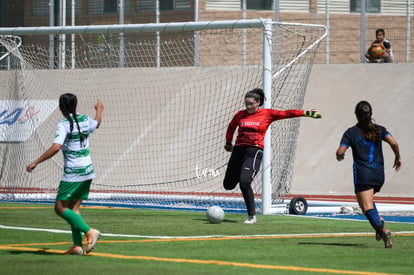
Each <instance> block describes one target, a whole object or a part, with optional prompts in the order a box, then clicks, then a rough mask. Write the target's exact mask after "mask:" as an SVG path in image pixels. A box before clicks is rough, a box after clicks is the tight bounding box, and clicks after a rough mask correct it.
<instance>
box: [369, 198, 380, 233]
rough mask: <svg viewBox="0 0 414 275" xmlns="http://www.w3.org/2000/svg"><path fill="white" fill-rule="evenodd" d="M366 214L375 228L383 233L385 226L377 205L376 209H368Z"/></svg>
mask: <svg viewBox="0 0 414 275" xmlns="http://www.w3.org/2000/svg"><path fill="white" fill-rule="evenodd" d="M374 207H375V204H374ZM365 216H366V217H367V219H368V221H369V223H370V224H371V226H372V227H373V228H374V229H375V231H376V232H377V233H378V234H382V229H383V228H384V225H383V224H382V222H381V220H380V216H379V214H378V211H377V209H376V207H375V208H374V209H370V210H368V211H367V212H366V213H365Z"/></svg>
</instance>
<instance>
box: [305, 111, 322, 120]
mask: <svg viewBox="0 0 414 275" xmlns="http://www.w3.org/2000/svg"><path fill="white" fill-rule="evenodd" d="M304 116H306V117H311V118H322V115H321V113H319V112H318V110H316V109H312V110H310V111H305V114H304Z"/></svg>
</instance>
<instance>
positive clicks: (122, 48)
mask: <svg viewBox="0 0 414 275" xmlns="http://www.w3.org/2000/svg"><path fill="white" fill-rule="evenodd" d="M266 26H267V27H266ZM0 35H1V36H0V66H1V70H0V76H1V79H2V81H1V82H0V93H1V98H0V108H1V110H0V113H1V115H0V169H1V170H0V200H12V201H36V202H51V201H54V199H55V196H56V189H57V186H58V184H59V181H60V179H61V176H62V170H63V158H62V156H61V153H59V154H57V155H55V156H54V157H53V158H52V159H49V160H48V161H46V162H43V163H41V164H40V165H38V167H37V168H36V169H35V170H34V171H33V172H32V173H28V172H26V166H27V165H28V164H29V163H30V162H32V161H33V160H35V159H36V158H38V157H39V156H40V155H41V154H42V153H43V152H44V151H45V150H47V149H48V148H49V146H50V145H51V144H52V142H53V138H54V133H55V127H56V124H57V122H58V121H59V120H60V119H61V118H62V115H61V113H60V111H59V107H58V98H59V96H60V95H61V94H63V93H68V92H70V93H74V94H76V95H77V96H78V107H77V110H78V112H80V113H86V114H88V115H90V116H92V117H94V114H95V110H94V104H95V103H96V101H97V99H100V100H102V101H103V103H104V105H105V111H104V113H103V121H102V124H101V127H100V128H99V129H98V130H97V131H96V132H95V133H94V134H92V136H91V156H92V160H93V163H94V166H95V172H96V175H97V177H96V179H95V180H94V181H93V185H92V187H91V193H90V196H89V200H88V201H85V202H87V203H94V204H98V205H99V204H103V205H115V206H134V207H151V208H180V209H205V208H206V207H208V206H210V205H220V206H222V207H223V208H225V209H227V210H234V211H239V210H240V211H244V202H243V199H242V195H241V192H240V190H239V188H238V187H236V189H235V190H232V191H226V190H224V188H223V186H222V181H223V177H224V173H225V169H226V167H227V162H228V159H229V157H230V153H228V152H226V151H225V150H224V149H223V147H224V144H225V133H226V129H227V126H228V123H229V122H230V120H231V119H232V118H233V116H234V114H235V113H236V111H238V110H240V109H244V95H245V93H246V92H247V91H249V90H251V89H253V88H255V87H264V86H266V85H265V83H264V79H265V81H266V77H264V74H265V73H266V72H267V73H268V74H269V73H270V76H271V77H270V86H269V87H271V89H265V91H267V92H268V93H269V92H271V105H270V106H271V108H275V109H301V108H302V107H303V101H304V96H305V91H306V84H307V80H308V77H309V74H310V71H311V67H312V64H313V60H314V58H315V54H316V52H317V49H318V46H319V42H320V41H321V40H322V39H323V38H324V36H325V35H326V29H325V28H324V27H323V26H318V25H306V24H291V23H271V22H270V21H269V20H240V21H215V22H196V23H169V24H146V25H138V24H137V25H114V26H77V27H64V28H63V27H62V28H48V27H40V28H18V29H12V28H0ZM10 35H13V36H10ZM266 64H270V67H268V66H267V65H266ZM299 122H300V119H297V118H296V119H289V120H282V121H277V122H274V123H273V125H272V127H271V130H270V131H271V146H270V148H267V150H270V152H271V162H270V163H267V164H263V167H262V171H263V172H266V171H267V172H270V174H271V182H270V184H271V189H270V192H271V194H269V195H270V197H271V203H280V202H282V201H283V200H284V198H285V196H286V195H288V194H289V192H290V188H291V178H292V168H293V162H294V156H295V148H296V142H297V137H298V131H299ZM252 187H253V189H254V192H255V197H256V207H257V210H258V211H261V209H262V203H263V202H262V197H263V194H262V192H263V190H262V189H263V187H262V177H261V176H260V175H258V176H257V177H256V178H255V180H254V182H253V184H252Z"/></svg>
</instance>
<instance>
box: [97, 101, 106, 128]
mask: <svg viewBox="0 0 414 275" xmlns="http://www.w3.org/2000/svg"><path fill="white" fill-rule="evenodd" d="M95 110H96V114H95V120H96V121H97V122H98V125H97V126H96V128H99V126H100V125H101V121H102V112H103V110H104V105H103V103H102V101H100V100H99V99H98V102H97V103H96V104H95Z"/></svg>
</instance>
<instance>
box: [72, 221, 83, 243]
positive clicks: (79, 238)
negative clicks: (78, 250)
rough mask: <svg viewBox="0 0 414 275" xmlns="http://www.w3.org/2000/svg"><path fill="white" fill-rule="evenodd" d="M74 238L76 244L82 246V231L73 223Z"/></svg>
mask: <svg viewBox="0 0 414 275" xmlns="http://www.w3.org/2000/svg"><path fill="white" fill-rule="evenodd" d="M72 240H73V243H74V244H75V245H79V246H82V232H81V231H80V230H78V229H76V228H75V227H74V226H73V225H72Z"/></svg>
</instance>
